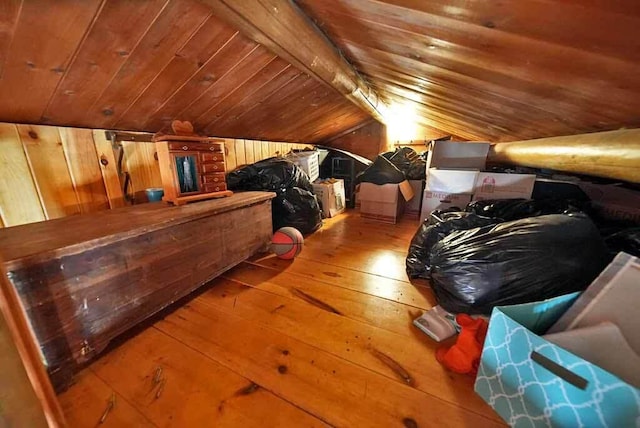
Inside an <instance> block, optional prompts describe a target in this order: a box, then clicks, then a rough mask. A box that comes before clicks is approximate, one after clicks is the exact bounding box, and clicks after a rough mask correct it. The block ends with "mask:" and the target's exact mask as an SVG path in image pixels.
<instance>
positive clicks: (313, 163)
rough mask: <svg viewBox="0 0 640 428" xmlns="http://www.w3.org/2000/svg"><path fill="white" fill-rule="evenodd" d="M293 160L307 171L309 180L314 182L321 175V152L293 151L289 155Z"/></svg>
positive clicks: (288, 157)
mask: <svg viewBox="0 0 640 428" xmlns="http://www.w3.org/2000/svg"><path fill="white" fill-rule="evenodd" d="M287 159H289V160H290V161H291V162H293V163H294V164H296V165H297V166H298V167H299V168H300V169H302V170H303V171H304V172H306V173H307V175H308V176H309V181H311V182H314V181H315V180H317V179H318V177H320V162H319V159H320V153H319V152H318V151H317V150H316V151H309V152H297V153H291V154H289V155H288V156H287Z"/></svg>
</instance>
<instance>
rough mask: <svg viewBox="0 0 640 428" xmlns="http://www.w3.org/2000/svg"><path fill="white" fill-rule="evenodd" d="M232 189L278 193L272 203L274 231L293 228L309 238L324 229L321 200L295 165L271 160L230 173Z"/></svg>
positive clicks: (228, 178)
mask: <svg viewBox="0 0 640 428" xmlns="http://www.w3.org/2000/svg"><path fill="white" fill-rule="evenodd" d="M227 186H228V187H229V189H230V190H261V191H269V192H275V193H276V197H275V198H274V199H273V200H272V201H271V210H272V214H273V215H272V222H273V230H274V231H275V230H277V229H279V228H281V227H284V226H291V227H295V228H296V229H298V230H299V231H300V232H301V233H302V234H304V235H306V234H309V233H312V232H314V231H315V230H317V229H318V228H319V227H320V226H322V217H321V213H320V207H319V205H318V200H317V199H316V197H315V195H314V194H313V187H312V186H311V183H310V182H309V177H307V174H305V172H304V171H302V170H301V169H300V168H298V167H297V166H296V165H295V164H294V163H293V162H291V161H288V160H286V159H282V158H269V159H264V160H261V161H260V162H256V163H254V164H252V165H247V166H245V167H242V168H239V169H237V170H235V171H232V172H230V173H229V174H227Z"/></svg>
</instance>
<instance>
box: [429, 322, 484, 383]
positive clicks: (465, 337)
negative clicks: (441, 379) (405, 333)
mask: <svg viewBox="0 0 640 428" xmlns="http://www.w3.org/2000/svg"><path fill="white" fill-rule="evenodd" d="M456 322H457V323H458V324H459V325H460V327H462V330H461V331H460V334H459V335H458V339H457V341H456V344H455V345H453V346H452V347H450V348H440V349H438V350H437V351H436V359H437V360H438V362H440V364H442V365H443V366H445V367H446V368H448V369H449V370H451V371H452V372H456V373H462V374H474V375H475V374H476V372H477V371H478V364H479V363H480V355H481V354H482V346H483V345H484V339H485V337H486V336H487V328H488V327H489V324H488V323H487V321H485V320H484V319H482V318H477V319H474V318H471V317H470V316H469V315H467V314H458V315H457V316H456Z"/></svg>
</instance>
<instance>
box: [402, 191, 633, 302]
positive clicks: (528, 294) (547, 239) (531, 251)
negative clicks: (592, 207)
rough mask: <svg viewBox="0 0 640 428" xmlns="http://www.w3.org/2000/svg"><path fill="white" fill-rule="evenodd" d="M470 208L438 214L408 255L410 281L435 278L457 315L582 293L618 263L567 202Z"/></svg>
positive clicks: (415, 239) (502, 203)
mask: <svg viewBox="0 0 640 428" xmlns="http://www.w3.org/2000/svg"><path fill="white" fill-rule="evenodd" d="M467 210H468V211H470V212H450V213H442V212H438V211H436V212H434V213H433V214H432V215H431V217H430V218H428V219H426V220H425V222H424V223H423V224H422V226H421V227H420V229H419V230H418V232H417V233H416V234H415V236H414V237H413V240H412V241H411V245H410V248H409V253H408V255H407V261H406V266H407V274H408V275H409V277H410V278H425V279H429V280H431V286H432V288H433V290H434V292H435V294H436V297H437V299H438V303H439V304H440V305H441V306H442V307H444V308H445V309H446V310H448V311H450V312H453V313H469V314H489V313H490V312H491V309H492V308H493V307H494V306H499V305H511V304H519V303H525V302H531V301H537V300H544V299H547V298H550V297H554V296H558V295H561V294H565V293H570V292H573V291H579V290H583V289H585V288H586V287H587V286H588V285H589V284H590V283H591V281H592V280H593V279H594V278H595V277H596V276H597V275H598V274H599V273H600V272H601V271H602V269H603V268H604V267H605V266H606V265H607V263H608V262H609V261H610V259H611V257H610V254H609V253H608V252H607V248H606V247H605V244H604V241H603V239H602V237H601V235H600V232H599V231H598V228H597V227H596V225H595V224H594V223H593V221H592V220H591V219H590V218H589V217H588V216H587V215H586V214H584V213H582V212H579V210H578V209H577V208H576V207H575V206H572V204H570V203H568V202H567V203H565V202H561V201H548V200H547V201H525V200H509V201H507V200H505V201H492V202H476V203H472V204H470V205H469V207H468V208H467ZM627 245H628V244H627Z"/></svg>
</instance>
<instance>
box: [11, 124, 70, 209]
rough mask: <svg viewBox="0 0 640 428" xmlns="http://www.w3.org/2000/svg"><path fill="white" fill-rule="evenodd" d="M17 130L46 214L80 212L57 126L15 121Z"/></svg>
mask: <svg viewBox="0 0 640 428" xmlns="http://www.w3.org/2000/svg"><path fill="white" fill-rule="evenodd" d="M18 132H19V134H20V139H21V140H22V144H23V146H24V150H25V153H26V154H27V160H28V161H29V166H30V167H31V172H32V174H33V178H34V180H35V183H36V188H37V189H38V194H39V196H40V201H41V202H42V207H43V209H44V213H45V216H46V218H47V219H52V218H58V217H64V216H67V215H72V214H78V213H80V207H79V206H78V199H77V197H76V192H75V190H74V188H73V182H72V181H71V176H70V175H69V170H68V169H67V162H66V159H65V156H64V151H63V148H62V142H61V141H60V133H59V132H58V128H56V127H53V126H38V125H18Z"/></svg>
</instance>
